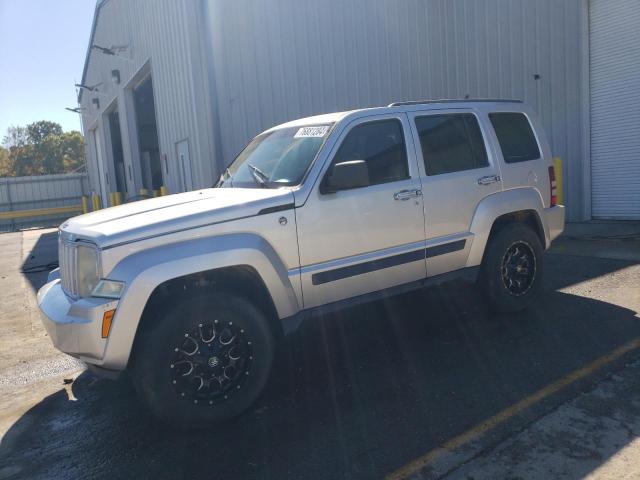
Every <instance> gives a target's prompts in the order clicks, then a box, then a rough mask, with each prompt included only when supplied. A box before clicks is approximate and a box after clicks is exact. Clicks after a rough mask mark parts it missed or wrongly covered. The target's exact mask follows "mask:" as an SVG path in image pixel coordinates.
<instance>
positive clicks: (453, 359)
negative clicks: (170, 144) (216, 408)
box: [0, 231, 640, 479]
mask: <svg viewBox="0 0 640 480" xmlns="http://www.w3.org/2000/svg"><path fill="white" fill-rule="evenodd" d="M587 241H593V239H591V240H581V239H575V238H574V239H572V238H567V239H564V240H561V241H560V242H559V243H558V246H557V248H556V249H554V250H553V251H552V253H547V254H546V256H545V260H546V273H545V288H544V294H543V295H542V296H541V298H540V301H539V302H538V304H536V305H535V306H534V307H532V308H531V309H529V310H527V311H526V312H523V313H520V314H516V315H495V314H492V313H490V312H489V311H488V310H487V308H486V305H485V303H484V302H483V299H482V298H481V296H480V294H479V293H478V291H477V290H476V289H475V288H474V286H473V285H471V284H467V283H464V282H462V281H457V282H451V283H448V284H445V285H442V286H440V287H434V288H429V289H425V290H423V291H419V292H414V293H411V294H407V295H403V296H399V297H395V298H392V299H388V300H385V301H380V302H375V303H371V304H367V305H363V306H359V307H355V308H351V309H349V310H345V311H342V312H339V313H336V314H331V315H327V316H324V317H318V318H315V319H312V320H311V321H309V322H307V323H306V324H304V325H303V327H302V328H301V329H300V330H299V331H298V332H296V333H295V334H294V335H292V336H290V337H289V338H287V339H286V341H285V343H284V344H283V345H282V346H281V348H280V350H279V352H278V358H277V360H276V363H275V367H274V371H273V375H272V378H271V380H270V382H269V385H268V387H267V390H266V391H265V393H264V394H263V395H262V397H261V398H260V399H259V401H258V402H257V404H256V405H255V406H254V407H253V408H252V409H251V410H250V411H248V412H247V413H246V414H244V415H242V416H241V417H239V418H237V419H234V420H232V421H229V422H227V423H225V424H223V425H220V426H218V427H216V428H214V429H211V430H209V431H200V432H192V433H177V432H175V431H171V430H168V429H166V428H164V427H163V426H162V424H160V423H158V422H157V421H155V420H154V419H152V418H150V417H149V416H148V415H147V413H146V412H145V411H144V409H143V408H142V407H141V406H140V405H139V404H138V402H137V401H136V399H135V396H134V393H133V390H132V389H131V387H130V386H129V384H128V381H127V378H123V379H121V380H119V381H117V382H113V381H109V380H103V379H99V378H96V377H94V376H93V375H91V374H90V373H89V372H87V371H85V370H84V368H83V366H82V365H81V364H79V363H78V362H75V361H74V360H72V359H70V358H69V357H67V356H64V355H61V354H59V353H57V352H56V351H55V350H53V349H52V348H51V347H50V345H49V340H48V338H46V336H45V334H44V331H43V330H42V328H41V327H40V326H39V322H38V320H37V313H36V312H35V310H34V308H35V302H34V300H33V295H34V293H33V292H34V291H35V289H37V288H38V287H39V286H40V285H41V284H42V283H43V282H44V278H45V276H46V275H45V274H44V273H29V274H21V273H20V270H21V269H22V268H25V267H30V266H34V265H36V266H37V265H41V264H46V263H48V262H49V261H51V259H52V258H54V259H55V234H52V233H51V232H48V231H39V232H25V233H16V234H6V235H0V249H2V250H3V251H4V252H5V253H4V254H3V256H2V257H1V258H0V271H2V272H4V273H3V274H2V277H1V278H0V288H2V289H3V290H2V291H3V292H4V293H3V301H2V304H1V305H0V322H2V327H1V329H0V386H1V388H2V393H0V412H2V413H0V433H1V434H3V437H2V441H1V442H0V479H1V478H16V479H17V478H20V479H22V478H29V479H32V478H70V479H71V478H73V479H75V478H180V477H186V478H196V477H198V478H220V479H235V478H242V479H244V478H259V479H284V478H292V479H306V478H331V479H333V478H353V479H360V478H362V479H370V478H383V477H385V476H388V475H393V474H394V472H402V471H403V470H402V469H403V468H406V467H407V465H410V464H411V462H414V461H415V460H416V459H420V458H425V454H428V453H429V452H432V451H434V450H438V449H442V448H443V446H446V445H447V442H448V441H450V439H452V438H465V437H464V436H465V432H469V431H472V430H473V429H474V427H476V426H477V425H479V424H482V422H483V421H486V420H487V419H491V418H494V417H496V416H500V415H501V412H505V411H509V408H510V407H512V406H513V405H515V404H518V402H521V401H523V399H527V398H532V396H534V395H536V392H540V391H541V390H544V389H545V388H547V387H548V386H549V385H551V384H554V382H557V381H558V380H559V379H563V378H567V377H568V376H569V377H570V378H573V377H571V375H572V372H576V371H578V370H580V369H584V367H585V365H589V364H591V363H593V362H596V361H598V359H601V358H603V357H606V356H607V355H608V354H610V353H611V352H613V351H616V349H620V348H621V347H624V346H625V345H627V344H628V343H629V342H630V341H632V340H633V339H636V338H640V322H639V320H640V319H639V317H638V314H637V312H638V311H640V294H639V285H640V257H638V258H636V257H635V256H634V255H630V254H625V252H628V251H629V250H630V249H631V251H635V250H634V249H635V248H637V244H636V243H634V240H630V241H629V242H628V243H625V242H627V240H621V239H617V240H615V243H611V242H607V241H606V239H605V240H603V239H599V240H598V241H602V242H605V245H604V246H603V245H600V244H597V245H596V247H597V248H590V247H589V245H585V244H584V242H587ZM572 242H573V244H574V246H573V247H572ZM580 242H583V243H580ZM554 251H555V252H556V253H553V252H554ZM616 251H619V252H622V254H620V255H612V254H611V252H614V253H615V252H616ZM612 256H613V257H614V258H603V257H612ZM607 358H608V357H607ZM637 358H640V354H639V353H638V349H629V350H628V351H624V352H623V353H622V354H620V355H618V356H616V357H615V358H613V359H610V360H609V361H607V362H606V363H604V364H603V365H602V366H601V368H598V369H593V371H589V372H588V374H585V375H582V376H580V377H576V378H575V379H574V380H572V381H571V382H568V383H567V384H566V385H564V384H563V386H562V388H560V389H557V390H554V391H552V392H551V393H550V394H548V395H546V396H544V397H543V398H539V400H537V401H535V402H531V404H527V408H524V409H522V410H519V411H517V412H516V413H514V414H512V415H507V416H506V417H504V418H503V417H499V418H502V420H501V421H500V422H498V423H496V424H495V425H493V424H492V427H491V428H490V429H485V430H483V431H482V435H478V436H474V437H473V438H471V437H469V438H470V441H469V442H466V443H464V444H462V443H461V444H460V445H458V447H460V448H459V450H456V451H453V449H451V451H449V452H447V453H448V455H444V456H440V457H439V460H438V461H437V462H434V463H432V464H431V463H428V462H427V463H422V464H420V466H419V467H420V468H417V469H408V470H405V471H404V474H406V475H408V476H412V475H413V476H418V477H421V478H439V477H442V476H443V475H455V474H456V472H461V471H464V470H461V469H462V468H467V469H468V468H469V466H473V465H476V466H477V469H478V470H477V471H478V472H482V471H489V470H486V469H487V468H488V466H487V465H488V464H484V466H482V464H481V463H478V462H479V461H480V459H482V458H485V457H486V458H490V457H488V456H487V455H490V453H491V452H493V451H494V450H495V449H496V448H499V447H500V446H502V447H504V445H505V443H504V442H507V441H509V440H510V439H514V438H517V436H518V435H519V434H521V433H522V432H526V431H527V428H529V427H530V426H531V425H534V424H535V422H537V421H539V420H540V419H542V418H546V417H547V415H551V414H553V412H555V411H557V409H558V408H561V407H562V406H563V405H568V402H571V401H575V399H576V398H578V397H579V396H580V395H582V394H584V393H585V392H589V391H593V389H594V388H598V386H599V385H601V383H602V382H605V381H610V379H611V378H612V375H614V374H618V375H619V374H620V372H623V371H625V368H629V367H625V366H627V365H628V364H630V363H631V362H633V361H634V360H635V359H637ZM536 398H537V397H536ZM636 413H637V412H636ZM634 418H635V417H634ZM636 421H637V419H636ZM471 440H472V441H471ZM630 441H631V440H629V441H628V442H630ZM628 442H627V443H628ZM619 443H620V445H619V446H618V447H612V446H611V445H608V446H607V449H603V453H602V455H601V457H600V458H595V459H592V461H591V463H589V467H588V468H589V470H590V471H595V470H596V469H598V468H601V467H602V466H603V465H606V463H607V461H608V460H609V459H610V458H612V457H613V456H614V455H615V453H616V452H617V451H620V450H622V449H623V448H624V446H625V442H619ZM509 462H511V464H512V465H513V464H518V462H517V458H516V457H511V460H509ZM494 463H495V462H493V463H491V464H494ZM636 468H637V472H638V475H640V465H638V466H636ZM483 469H484V470H483ZM465 472H467V471H465ZM586 473H588V472H584V471H581V474H586ZM473 475H474V474H473V473H469V472H467V473H465V476H461V477H459V478H475V477H474V476H473ZM399 478H400V477H399ZM451 478H458V477H455V476H452V477H451ZM477 478H491V476H480V475H478V476H477ZM493 478H499V477H495V476H494V477H493ZM513 478H520V477H513ZM521 478H535V477H527V476H522V477H521ZM566 478H581V477H571V475H570V473H569V476H568V477H566Z"/></svg>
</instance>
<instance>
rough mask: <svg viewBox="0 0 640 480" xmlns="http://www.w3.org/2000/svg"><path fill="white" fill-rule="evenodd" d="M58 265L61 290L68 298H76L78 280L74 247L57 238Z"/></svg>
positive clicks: (70, 243)
mask: <svg viewBox="0 0 640 480" xmlns="http://www.w3.org/2000/svg"><path fill="white" fill-rule="evenodd" d="M58 263H59V266H60V280H61V283H62V289H63V290H64V291H65V293H66V294H67V295H69V296H70V297H74V298H77V297H78V279H77V276H76V245H75V244H74V243H72V242H68V241H65V240H64V239H63V238H62V236H60V237H59V238H58Z"/></svg>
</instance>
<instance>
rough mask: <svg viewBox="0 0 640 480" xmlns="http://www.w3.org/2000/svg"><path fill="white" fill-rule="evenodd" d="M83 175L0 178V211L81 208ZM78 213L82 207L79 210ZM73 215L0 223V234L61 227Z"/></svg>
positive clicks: (84, 189) (84, 190)
mask: <svg viewBox="0 0 640 480" xmlns="http://www.w3.org/2000/svg"><path fill="white" fill-rule="evenodd" d="M88 190H89V188H88V180H87V174H86V173H65V174H59V175H34V176H31V177H5V178H0V211H2V212H15V211H20V210H32V209H40V208H54V207H69V206H80V205H82V196H83V195H87V193H88ZM79 211H81V208H79ZM72 215H74V214H71V213H69V214H61V215H60V214H58V215H43V216H38V217H27V218H17V219H7V220H4V219H3V220H0V232H10V231H15V230H20V229H25V228H34V227H47V226H55V225H59V224H61V223H62V222H63V221H64V220H66V219H67V218H69V216H72Z"/></svg>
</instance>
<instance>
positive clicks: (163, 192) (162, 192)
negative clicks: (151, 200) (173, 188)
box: [160, 185, 169, 197]
mask: <svg viewBox="0 0 640 480" xmlns="http://www.w3.org/2000/svg"><path fill="white" fill-rule="evenodd" d="M165 195H169V189H168V188H167V187H165V186H164V185H162V186H161V187H160V196H161V197H164V196H165Z"/></svg>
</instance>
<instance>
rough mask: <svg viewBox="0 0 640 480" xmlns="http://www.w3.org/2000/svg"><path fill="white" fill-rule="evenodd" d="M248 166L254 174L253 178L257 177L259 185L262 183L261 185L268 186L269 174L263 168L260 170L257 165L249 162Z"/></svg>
mask: <svg viewBox="0 0 640 480" xmlns="http://www.w3.org/2000/svg"><path fill="white" fill-rule="evenodd" d="M247 166H248V167H249V169H250V170H251V175H253V178H255V179H256V182H258V185H260V186H261V187H266V186H267V182H268V181H269V175H267V174H266V173H264V172H263V171H262V170H260V169H259V168H258V167H256V166H255V165H252V164H250V163H247Z"/></svg>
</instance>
